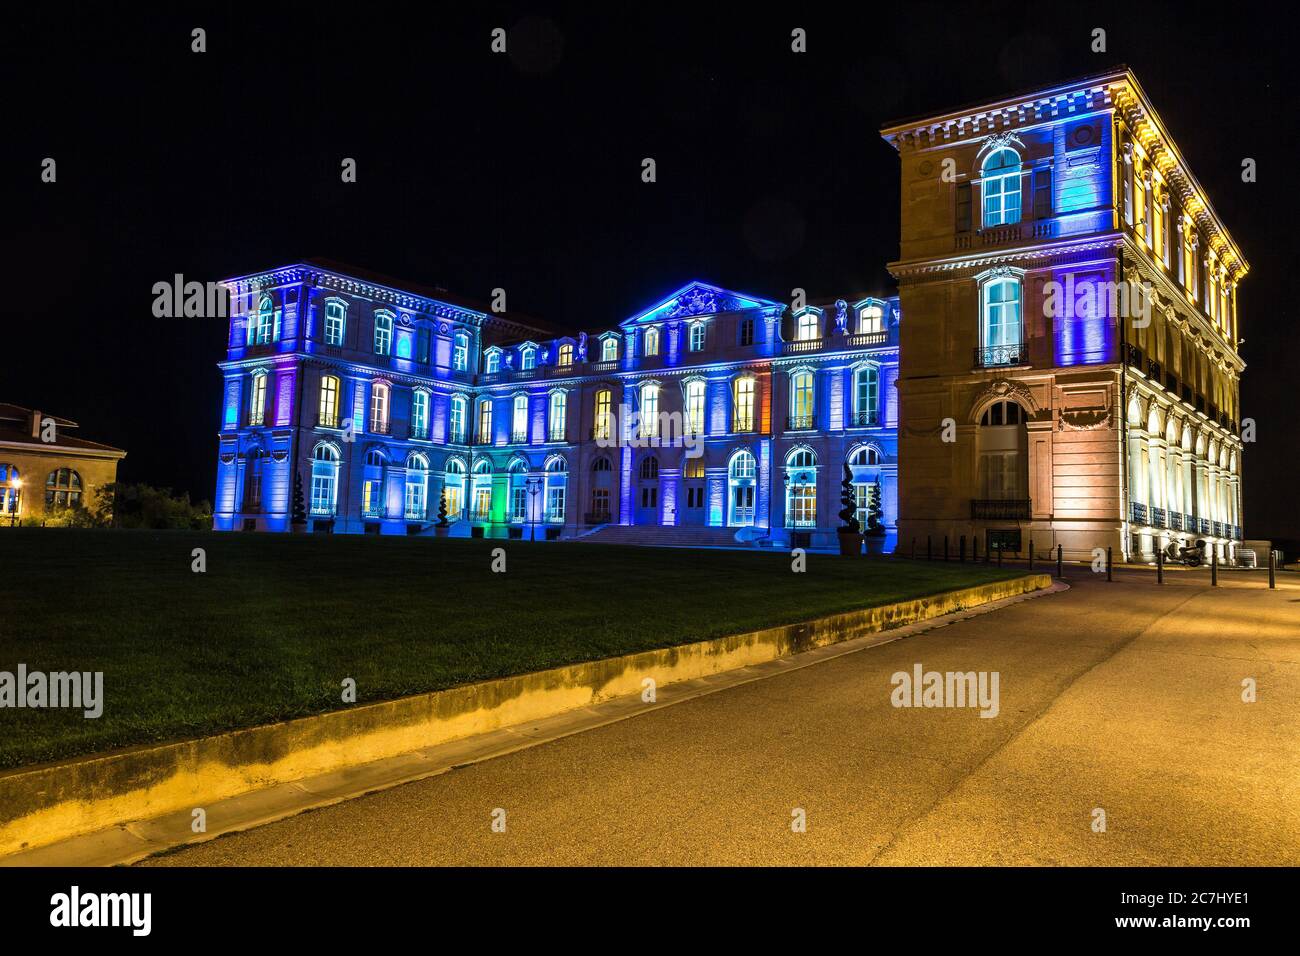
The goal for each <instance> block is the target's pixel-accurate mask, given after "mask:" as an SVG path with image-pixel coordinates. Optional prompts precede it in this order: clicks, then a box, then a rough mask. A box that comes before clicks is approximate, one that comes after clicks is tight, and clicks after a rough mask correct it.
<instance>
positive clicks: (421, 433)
mask: <svg viewBox="0 0 1300 956" xmlns="http://www.w3.org/2000/svg"><path fill="white" fill-rule="evenodd" d="M411 437H412V438H414V439H417V440H419V441H428V440H429V426H428V425H425V426H424V427H423V428H416V427H415V426H414V425H412V426H411Z"/></svg>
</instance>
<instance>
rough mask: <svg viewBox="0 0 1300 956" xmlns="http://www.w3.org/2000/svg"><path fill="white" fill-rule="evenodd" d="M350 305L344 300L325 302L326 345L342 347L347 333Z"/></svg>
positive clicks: (328, 300)
mask: <svg viewBox="0 0 1300 956" xmlns="http://www.w3.org/2000/svg"><path fill="white" fill-rule="evenodd" d="M347 321H348V304H347V303H346V302H344V301H343V300H342V299H327V300H326V301H325V344H326V345H342V344H343V335H344V333H345V332H346V331H347Z"/></svg>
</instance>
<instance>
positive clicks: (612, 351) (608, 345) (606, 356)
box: [600, 335, 618, 362]
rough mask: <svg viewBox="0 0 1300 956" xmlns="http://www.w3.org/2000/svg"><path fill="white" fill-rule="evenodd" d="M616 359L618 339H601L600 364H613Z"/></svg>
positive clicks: (611, 337)
mask: <svg viewBox="0 0 1300 956" xmlns="http://www.w3.org/2000/svg"><path fill="white" fill-rule="evenodd" d="M617 358H618V339H616V338H614V337H613V336H612V335H611V336H610V337H609V338H607V339H603V340H602V341H601V343H600V360H601V361H602V362H613V361H614V360H615V359H617Z"/></svg>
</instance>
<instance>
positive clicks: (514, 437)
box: [510, 432, 528, 445]
mask: <svg viewBox="0 0 1300 956" xmlns="http://www.w3.org/2000/svg"><path fill="white" fill-rule="evenodd" d="M527 441H528V432H511V433H510V444H512V445H523V444H526V443H527Z"/></svg>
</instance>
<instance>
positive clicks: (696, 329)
mask: <svg viewBox="0 0 1300 956" xmlns="http://www.w3.org/2000/svg"><path fill="white" fill-rule="evenodd" d="M691 351H692V352H703V351H704V323H703V322H696V323H695V324H694V325H692V326H691Z"/></svg>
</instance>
